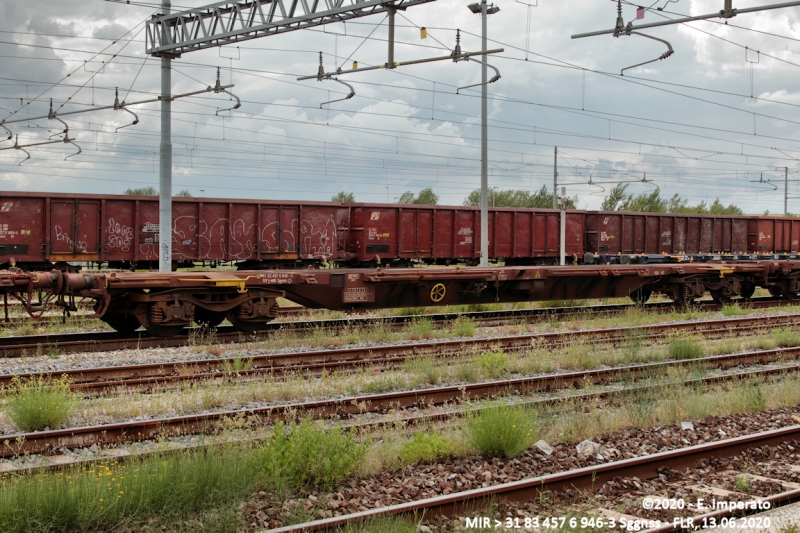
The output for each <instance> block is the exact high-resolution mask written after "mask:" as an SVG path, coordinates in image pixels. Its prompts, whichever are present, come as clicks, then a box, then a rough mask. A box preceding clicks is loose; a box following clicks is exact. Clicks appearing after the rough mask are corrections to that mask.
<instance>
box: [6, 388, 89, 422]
mask: <svg viewBox="0 0 800 533" xmlns="http://www.w3.org/2000/svg"><path fill="white" fill-rule="evenodd" d="M69 383H70V382H69V379H68V378H67V376H66V375H64V376H62V377H61V378H60V379H53V378H52V377H51V376H34V377H31V378H29V379H22V378H19V377H15V378H13V379H12V380H11V386H10V387H9V389H8V391H6V393H5V400H6V413H7V414H8V417H9V418H10V419H11V421H12V422H14V425H16V426H17V427H18V428H19V429H20V430H22V431H39V430H42V429H44V428H46V427H49V428H50V429H55V428H57V427H58V426H60V425H61V424H62V423H63V422H64V420H66V419H67V417H69V415H70V413H71V412H72V408H73V407H74V406H75V398H74V396H73V394H72V391H71V390H70V388H69Z"/></svg>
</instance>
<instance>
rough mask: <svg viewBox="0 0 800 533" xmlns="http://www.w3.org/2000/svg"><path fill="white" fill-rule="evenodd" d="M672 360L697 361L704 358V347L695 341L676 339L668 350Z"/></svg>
mask: <svg viewBox="0 0 800 533" xmlns="http://www.w3.org/2000/svg"><path fill="white" fill-rule="evenodd" d="M667 350H668V353H669V356H670V358H671V359H697V358H698V357H703V345H702V344H700V343H699V342H698V341H696V340H693V339H686V338H683V339H675V340H673V341H672V342H670V343H669V347H668V348H667Z"/></svg>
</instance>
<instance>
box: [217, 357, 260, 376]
mask: <svg viewBox="0 0 800 533" xmlns="http://www.w3.org/2000/svg"><path fill="white" fill-rule="evenodd" d="M252 367H253V358H252V357H243V356H242V355H241V354H236V355H234V356H233V357H228V358H226V359H225V360H224V361H223V362H222V369H223V370H224V371H225V372H228V373H237V372H247V371H248V370H250V369H251V368H252Z"/></svg>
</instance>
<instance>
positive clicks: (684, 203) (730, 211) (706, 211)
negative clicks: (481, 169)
mask: <svg viewBox="0 0 800 533" xmlns="http://www.w3.org/2000/svg"><path fill="white" fill-rule="evenodd" d="M628 185H629V184H627V183H626V184H620V185H617V186H616V187H614V188H613V189H611V191H609V193H608V195H607V196H606V197H605V199H603V203H602V204H601V206H600V209H601V210H602V211H640V212H649V213H683V214H697V215H743V214H744V211H742V209H741V208H740V207H739V206H736V205H733V204H728V205H724V204H723V203H722V202H720V200H719V198H717V199H716V200H714V202H712V203H711V205H709V204H707V203H706V202H705V200H703V201H702V202H700V203H699V204H697V205H689V201H688V200H687V199H686V198H681V197H680V195H679V194H675V195H673V196H672V198H664V197H662V196H661V190H660V189H656V190H654V191H652V192H650V193H646V192H643V193H639V194H633V193H629V192H628ZM488 192H489V206H490V207H527V208H539V209H547V208H552V207H553V193H552V192H550V191H549V190H548V189H547V186H545V185H543V186H542V188H541V189H539V190H538V191H536V192H533V193H532V192H529V191H525V190H522V189H516V190H514V189H508V190H502V191H500V190H497V189H494V188H492V189H489V191H488ZM125 194H130V195H134V196H158V190H157V189H155V188H153V187H143V188H140V189H128V190H126V191H125ZM175 196H181V197H191V196H192V194H191V193H190V192H189V191H187V190H186V189H183V190H181V191H180V192H178V193H177V194H176V195H175ZM331 201H333V202H343V203H353V202H355V201H356V198H355V194H354V193H352V192H345V191H342V192H340V193H338V194H336V195H334V196H333V197H332V198H331ZM577 201H578V197H577V196H574V197H568V198H567V209H575V208H576V202H577ZM397 203H398V204H420V205H437V204H438V203H439V195H438V194H436V193H435V192H433V189H432V188H431V187H426V188H425V189H422V190H421V191H419V193H418V194H414V193H413V192H411V191H406V192H404V193H403V194H401V195H400V197H399V198H398V199H397ZM463 205H465V206H473V207H477V206H480V205H481V190H480V189H475V190H474V191H472V192H471V193H469V195H468V196H467V197H466V199H464V202H463ZM768 213H769V212H767V213H765V214H768Z"/></svg>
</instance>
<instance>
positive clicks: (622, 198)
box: [600, 184, 744, 215]
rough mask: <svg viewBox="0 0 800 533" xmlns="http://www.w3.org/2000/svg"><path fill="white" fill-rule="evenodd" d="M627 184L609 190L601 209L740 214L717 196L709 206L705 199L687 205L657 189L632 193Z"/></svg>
mask: <svg viewBox="0 0 800 533" xmlns="http://www.w3.org/2000/svg"><path fill="white" fill-rule="evenodd" d="M627 189H628V184H624V185H623V184H620V185H617V186H616V187H614V188H613V189H611V191H609V194H608V196H606V197H605V199H604V200H603V203H602V205H601V207H600V208H601V209H602V210H603V211H640V212H651V213H664V212H666V213H681V214H692V215H709V214H710V215H742V214H744V212H743V211H742V209H741V208H740V207H738V206H735V205H733V204H729V205H727V206H725V205H723V204H722V202H720V201H719V198H717V199H716V200H714V203H713V204H711V206H709V205H708V204H706V202H705V200H704V201H702V202H700V203H699V204H697V205H689V202H688V200H686V199H685V198H681V197H680V195H679V194H675V195H673V196H672V198H670V199H669V200H665V199H664V198H662V197H661V193H660V191H659V190H658V189H656V190H655V191H653V192H651V193H641V194H638V195H633V194H631V193H628V192H627Z"/></svg>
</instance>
